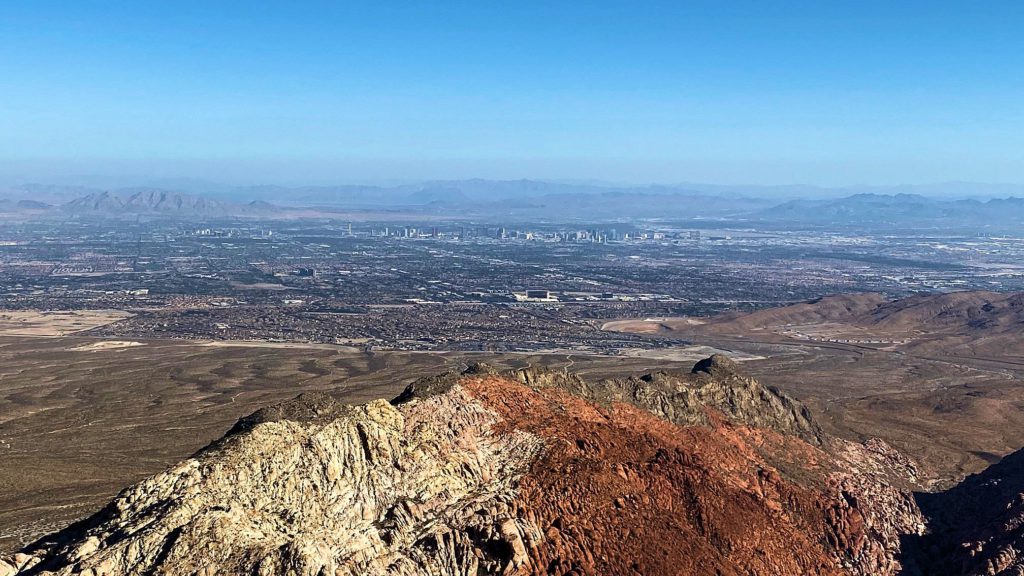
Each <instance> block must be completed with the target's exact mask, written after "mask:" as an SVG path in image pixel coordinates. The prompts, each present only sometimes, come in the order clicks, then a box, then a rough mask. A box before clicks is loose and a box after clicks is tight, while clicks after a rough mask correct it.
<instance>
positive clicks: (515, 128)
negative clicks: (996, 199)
mask: <svg viewBox="0 0 1024 576" xmlns="http://www.w3.org/2000/svg"><path fill="white" fill-rule="evenodd" d="M1022 30H1024V2H1020V1H1012V2H1011V1H999V0H993V1H988V2H969V1H962V2H942V1H932V2H916V1H904V2H898V1H888V2H876V1H872V0H862V1H842V2H840V1H829V0H819V1H816V2H797V1H789V2H774V1H771V0H762V1H757V2H729V1H718V2H657V1H650V2H501V3H499V2H489V1H480V0H478V1H475V2H443V1H438V2H411V1H410V2H367V3H351V2H300V1H296V2H258V1H251V2H218V1H215V0H207V1H204V2H190V1H187V0H185V1H176V2H156V1H145V0H144V1H132V2H92V1H88V0H79V1H75V2H47V1H45V0H38V1H36V0H33V1H15V0H7V1H3V2H0V175H7V176H8V177H9V178H14V177H19V178H31V179H35V180H45V179H46V177H47V176H54V177H56V176H59V175H69V174H101V173H124V174H133V175H139V176H164V177H167V176H188V177H197V178H210V179H222V180H229V181H234V182H265V181H279V182H292V183H294V182H326V181H338V182H350V181H372V180H387V181H396V180H415V179H421V178H459V177H490V178H519V177H533V178H550V179H599V180H608V181H617V182H680V181H702V182H720V183H758V184H776V183H811V184H825V185H831V184H855V183H871V184H895V183H922V182H937V181H944V180H978V181H988V182H1016V183H1024V34H1022V33H1021V31H1022Z"/></svg>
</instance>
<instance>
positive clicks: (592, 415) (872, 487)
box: [0, 357, 924, 576]
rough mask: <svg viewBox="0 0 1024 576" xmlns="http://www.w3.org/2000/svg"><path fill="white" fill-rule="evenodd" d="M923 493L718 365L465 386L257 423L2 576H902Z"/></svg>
mask: <svg viewBox="0 0 1024 576" xmlns="http://www.w3.org/2000/svg"><path fill="white" fill-rule="evenodd" d="M914 474H915V470H914V468H913V465H912V463H910V462H909V461H907V460H906V459H905V458H903V457H902V456H900V455H899V454H897V453H895V451H893V450H892V449H891V448H889V447H888V446H885V445H884V444H881V443H879V442H877V441H875V442H869V443H867V444H864V445H861V444H854V443H850V442H845V441H841V440H837V439H833V438H828V437H826V436H824V435H823V434H822V433H821V432H820V430H819V429H818V427H817V426H816V425H815V424H814V422H813V421H812V420H811V418H810V415H809V414H808V413H807V411H806V409H805V408H804V407H803V406H802V405H801V404H800V403H799V402H797V401H796V400H794V399H792V398H788V397H786V396H785V395H783V394H782V393H781V392H778V391H777V390H770V389H767V388H765V387H763V386H761V385H760V384H759V383H757V382H756V381H755V380H753V379H750V378H747V377H745V376H742V375H741V374H740V371H739V369H738V368H737V366H736V365H735V364H733V363H732V362H731V361H729V360H728V359H725V358H724V357H714V358H710V359H708V360H705V361H702V362H700V363H698V364H697V366H695V367H694V370H693V372H692V373H688V374H682V373H680V374H671V373H660V372H659V373H652V374H647V375H644V376H640V377H636V378H629V379H622V380H606V381H601V382H594V383H590V382H586V381H584V380H583V379H582V378H580V377H578V376H575V375H571V374H566V373H556V372H548V371H543V370H532V369H528V370H519V371H515V372H510V373H504V374H499V373H497V372H495V371H494V370H491V369H489V368H487V367H485V366H474V367H472V368H470V369H468V370H466V371H464V372H462V373H449V374H445V375H441V376H438V377H435V378H430V379H424V380H421V381H419V382H417V383H415V384H413V385H411V386H410V387H409V389H407V390H406V392H405V393H403V394H402V395H401V396H399V397H398V398H396V399H395V400H394V401H393V402H392V403H388V402H385V401H375V402H371V403H369V404H365V405H361V406H347V405H342V404H339V403H338V402H336V401H335V400H333V399H331V398H330V397H329V396H326V395H304V396H300V397H298V398H296V399H294V400H292V401H289V402H286V403H283V404H279V405H276V406H271V407H267V408H264V409H262V410H260V411H258V412H256V413H254V414H253V415H251V416H249V417H246V418H243V419H242V420H240V421H239V422H238V424H236V425H235V427H234V428H233V429H232V430H231V431H230V432H229V433H228V434H227V435H226V436H225V437H224V438H222V439H221V440H219V441H217V442H215V443H214V444H212V445H210V446H209V447H207V448H205V449H204V450H202V451H201V452H199V453H198V454H196V455H195V456H193V457H192V458H189V459H188V460H185V461H184V462H181V463H180V464H178V465H176V466H174V467H172V468H170V469H169V470H167V471H165V472H162V473H160V474H157V475H155V476H153V477H151V478H148V479H146V480H144V481H142V482H140V483H139V484H136V485H135V486H132V487H130V488H128V489H126V490H124V491H123V492H122V493H121V494H120V495H118V497H117V498H115V499H114V501H113V502H111V503H110V504H109V505H108V506H106V507H105V508H104V509H103V510H101V511H100V512H98V513H97V514H96V515H94V516H92V517H90V518H88V519H86V520H83V521H82V522H79V523H78V524H75V525H72V526H70V527H68V528H67V529H65V530H63V531H61V532H58V533H56V534H53V535H51V536H48V537H46V538H43V539H41V540H40V541H38V542H36V543H35V544H33V545H31V546H29V547H28V548H26V549H25V550H24V551H23V552H21V553H20V554H17V555H15V556H13V557H9V558H6V559H4V560H0V575H2V576H8V575H10V574H26V575H27V574H61V575H72V574H75V575H89V576H98V575H103V574H109V575H115V574H116V575H122V574H124V575H144V574H205V575H212V574H261V575H277V574H285V575H303V576H306V575H308V576H321V575H353V576H354V575H363V574H394V575H406V574H408V575H412V574H424V575H426V574H430V575H435V576H436V575H467V576H468V575H474V576H475V575H478V574H709V575H710V574H725V575H730V574H737V575H738V574H751V573H755V574H792V575H798V574H799V575H804V574H864V575H867V574H872V575H875V574H882V575H884V574H894V573H896V572H897V571H898V570H899V568H900V546H901V538H906V537H908V535H909V536H915V535H919V534H920V533H922V531H923V528H924V524H923V519H922V517H921V515H920V512H919V510H918V508H917V506H916V504H915V502H914V499H913V498H912V496H911V494H910V493H909V492H907V491H906V490H905V488H906V487H908V486H911V485H912V484H913V482H914V480H915V479H914Z"/></svg>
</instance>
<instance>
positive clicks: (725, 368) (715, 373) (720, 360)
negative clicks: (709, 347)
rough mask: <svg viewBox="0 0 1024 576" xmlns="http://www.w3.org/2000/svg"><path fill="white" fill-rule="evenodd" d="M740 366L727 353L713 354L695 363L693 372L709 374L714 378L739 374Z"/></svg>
mask: <svg viewBox="0 0 1024 576" xmlns="http://www.w3.org/2000/svg"><path fill="white" fill-rule="evenodd" d="M739 371H740V370H739V366H738V365H737V364H736V362H734V361H733V360H732V359H731V358H729V357H728V356H726V355H725V354H712V355H711V356H710V357H709V358H705V359H703V360H701V361H699V362H697V363H696V364H694V365H693V370H691V372H692V373H693V374H701V373H703V374H707V375H709V376H711V377H712V378H728V377H730V376H735V375H737V374H739Z"/></svg>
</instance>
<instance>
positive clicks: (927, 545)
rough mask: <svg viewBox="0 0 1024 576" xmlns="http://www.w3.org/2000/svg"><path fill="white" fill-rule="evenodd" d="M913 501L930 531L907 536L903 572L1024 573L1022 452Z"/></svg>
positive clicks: (1016, 575)
mask: <svg viewBox="0 0 1024 576" xmlns="http://www.w3.org/2000/svg"><path fill="white" fill-rule="evenodd" d="M917 500H918V503H919V504H920V507H921V510H922V511H924V512H925V513H926V514H927V515H928V519H929V531H928V533H927V534H925V535H922V536H917V537H907V538H906V540H907V543H906V544H907V545H906V551H905V555H906V556H907V558H906V563H907V566H908V568H907V570H906V574H908V575H912V576H919V575H927V576H940V575H945V574H956V575H963V576H968V575H969V576H1019V575H1020V574H1024V450H1021V451H1017V452H1014V453H1013V454H1010V455H1009V456H1006V457H1005V458H1003V459H1002V460H1001V461H1000V462H999V463H997V464H993V465H992V466H991V467H990V468H988V469H987V470H985V471H984V472H982V473H980V474H974V475H972V476H969V477H967V478H966V479H964V481H963V482H961V483H960V484H959V485H957V486H955V487H953V488H951V489H949V490H947V491H945V492H939V493H935V494H918V495H917Z"/></svg>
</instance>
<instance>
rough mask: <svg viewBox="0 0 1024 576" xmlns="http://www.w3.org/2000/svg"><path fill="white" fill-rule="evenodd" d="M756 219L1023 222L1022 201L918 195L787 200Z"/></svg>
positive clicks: (759, 214)
mask: <svg viewBox="0 0 1024 576" xmlns="http://www.w3.org/2000/svg"><path fill="white" fill-rule="evenodd" d="M755 216H756V217H757V218H758V219H761V220H769V221H782V222H799V223H813V224H865V223H870V224H876V225H877V224H891V225H922V224H933V225H947V224H952V225H955V226H961V225H972V226H974V225H976V226H986V225H993V224H1000V225H1013V224H1020V223H1022V222H1024V198H1016V197H1010V198H1002V199H999V198H996V199H991V200H986V201H980V200H974V199H966V200H940V199H936V198H929V197H925V196H921V195H919V194H893V195H885V194H854V195H852V196H847V197H845V198H838V199H831V200H807V199H801V200H791V201H789V202H785V203H782V204H779V205H777V206H773V207H771V208H768V209H767V210H762V211H760V212H758V213H757V214H756V215H755Z"/></svg>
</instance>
